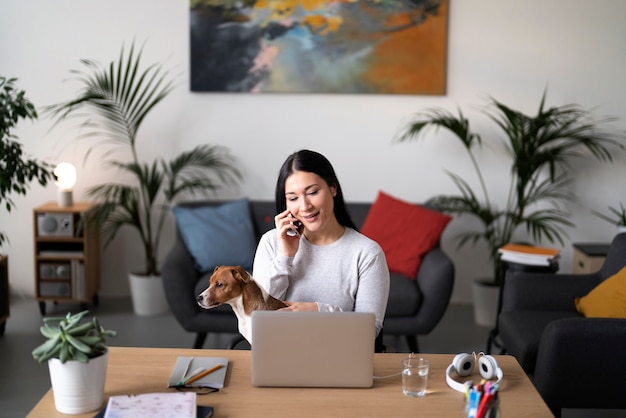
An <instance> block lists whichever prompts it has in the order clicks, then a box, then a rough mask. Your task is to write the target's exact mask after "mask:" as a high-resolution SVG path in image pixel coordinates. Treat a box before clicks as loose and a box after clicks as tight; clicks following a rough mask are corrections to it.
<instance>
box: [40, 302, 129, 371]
mask: <svg viewBox="0 0 626 418" xmlns="http://www.w3.org/2000/svg"><path fill="white" fill-rule="evenodd" d="M88 314H89V311H82V312H80V313H77V314H74V315H72V314H71V313H69V312H68V313H67V315H66V316H65V317H55V318H44V320H43V322H44V325H43V326H42V327H41V328H40V331H41V334H42V335H43V336H44V337H46V338H48V340H47V341H46V342H45V343H43V344H42V345H40V346H39V347H37V348H36V349H34V350H33V358H34V359H35V360H37V361H38V362H40V363H43V362H45V361H48V360H50V359H51V358H58V359H59V360H60V361H61V363H65V362H66V361H68V360H78V361H80V362H82V363H87V362H88V361H89V359H91V358H94V357H97V356H99V355H101V354H102V353H104V352H105V351H106V347H105V345H104V342H105V338H106V337H115V336H116V335H117V332H115V331H111V330H105V329H104V328H102V326H100V323H99V322H98V319H97V318H96V317H93V318H92V319H91V321H88V322H81V321H82V320H83V319H84V318H85V317H86V316H87V315H88Z"/></svg>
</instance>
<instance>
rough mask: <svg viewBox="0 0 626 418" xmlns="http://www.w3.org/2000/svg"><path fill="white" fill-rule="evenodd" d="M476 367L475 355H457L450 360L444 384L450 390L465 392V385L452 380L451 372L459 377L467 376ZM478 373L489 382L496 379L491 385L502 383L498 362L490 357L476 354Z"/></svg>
mask: <svg viewBox="0 0 626 418" xmlns="http://www.w3.org/2000/svg"><path fill="white" fill-rule="evenodd" d="M475 365H476V353H472V354H467V353H461V354H457V355H456V356H455V357H454V360H452V364H450V365H449V366H448V368H447V369H446V383H447V384H448V386H450V387H451V388H452V389H454V390H456V391H458V392H463V393H465V391H466V390H467V383H468V382H465V383H459V382H457V381H456V380H454V379H453V378H452V372H454V373H456V374H457V375H459V376H462V377H464V376H469V375H470V374H472V372H473V371H474V366H475ZM478 371H479V372H480V375H481V376H482V377H483V379H485V380H491V379H493V378H497V380H496V381H495V382H493V383H495V384H498V383H500V382H501V381H502V376H503V373H502V369H501V368H500V367H499V366H498V362H497V361H496V359H495V358H493V357H492V356H487V355H485V354H484V353H479V354H478Z"/></svg>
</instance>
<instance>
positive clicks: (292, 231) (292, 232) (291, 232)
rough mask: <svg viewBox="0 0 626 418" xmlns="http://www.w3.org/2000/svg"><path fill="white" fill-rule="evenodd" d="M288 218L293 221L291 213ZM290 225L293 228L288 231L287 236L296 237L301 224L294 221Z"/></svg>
mask: <svg viewBox="0 0 626 418" xmlns="http://www.w3.org/2000/svg"><path fill="white" fill-rule="evenodd" d="M289 216H290V217H292V218H294V219H295V216H293V215H292V214H291V213H290V214H289ZM291 224H292V225H293V226H294V228H290V229H288V230H287V235H289V236H290V237H295V236H297V235H300V232H301V230H302V222H300V221H298V220H297V219H296V220H295V221H293V222H292V223H291Z"/></svg>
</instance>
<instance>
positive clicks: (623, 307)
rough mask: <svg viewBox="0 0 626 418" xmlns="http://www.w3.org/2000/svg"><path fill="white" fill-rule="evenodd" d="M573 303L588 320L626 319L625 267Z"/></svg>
mask: <svg viewBox="0 0 626 418" xmlns="http://www.w3.org/2000/svg"><path fill="white" fill-rule="evenodd" d="M574 302H575V303H576V310H578V312H580V313H581V314H583V315H585V316H586V317H588V318H626V267H624V268H622V269H621V270H620V271H619V272H618V273H617V274H615V275H614V276H611V277H609V278H608V279H606V280H605V281H603V282H602V283H600V284H599V285H597V286H596V287H595V288H594V289H593V290H592V291H591V292H589V293H588V294H587V295H586V296H583V297H582V298H576V300H575V301H574Z"/></svg>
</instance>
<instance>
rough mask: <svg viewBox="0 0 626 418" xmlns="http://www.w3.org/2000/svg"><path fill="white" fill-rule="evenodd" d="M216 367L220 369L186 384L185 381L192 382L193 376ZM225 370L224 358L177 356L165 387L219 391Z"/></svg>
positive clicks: (225, 360) (224, 378) (222, 383)
mask: <svg viewBox="0 0 626 418" xmlns="http://www.w3.org/2000/svg"><path fill="white" fill-rule="evenodd" d="M216 366H221V367H220V368H219V369H217V370H215V371H212V372H211V373H209V374H207V375H206V376H203V377H202V378H200V379H198V380H194V381H191V382H190V383H186V381H187V380H192V379H193V377H194V376H195V375H198V374H200V373H203V372H204V371H207V370H212V369H213V368H214V367H216ZM227 369H228V359H227V358H226V357H186V356H179V357H177V358H176V363H175V364H174V369H173V370H172V374H171V375H170V379H169V381H168V383H167V387H169V388H171V387H181V386H184V387H201V388H214V389H221V388H223V387H224V381H225V380H226V371H227Z"/></svg>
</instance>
